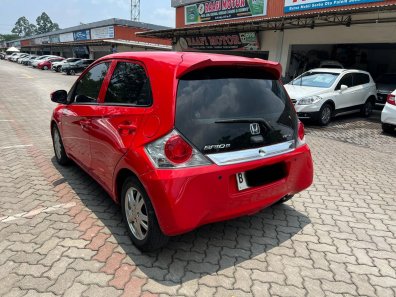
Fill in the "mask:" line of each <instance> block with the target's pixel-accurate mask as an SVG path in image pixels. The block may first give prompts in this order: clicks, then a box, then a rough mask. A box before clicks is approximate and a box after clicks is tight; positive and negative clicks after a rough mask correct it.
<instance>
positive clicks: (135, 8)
mask: <svg viewBox="0 0 396 297" xmlns="http://www.w3.org/2000/svg"><path fill="white" fill-rule="evenodd" d="M131 20H132V21H135V22H139V21H140V0H131Z"/></svg>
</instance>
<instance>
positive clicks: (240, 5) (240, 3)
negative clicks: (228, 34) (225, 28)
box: [184, 0, 267, 25]
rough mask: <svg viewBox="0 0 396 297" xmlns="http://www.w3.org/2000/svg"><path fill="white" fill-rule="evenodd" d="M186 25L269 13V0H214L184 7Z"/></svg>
mask: <svg viewBox="0 0 396 297" xmlns="http://www.w3.org/2000/svg"><path fill="white" fill-rule="evenodd" d="M184 13H185V22H186V25H189V24H197V23H205V22H212V21H220V20H227V19H235V18H245V17H253V16H263V15H266V14H267V0H214V1H206V2H202V3H197V4H192V5H187V6H185V7H184Z"/></svg>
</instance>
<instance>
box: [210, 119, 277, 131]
mask: <svg viewBox="0 0 396 297" xmlns="http://www.w3.org/2000/svg"><path fill="white" fill-rule="evenodd" d="M215 123H216V124H228V123H231V124H238V123H261V124H263V125H264V126H265V127H266V128H267V129H269V130H273V127H272V126H271V124H270V123H268V122H267V121H266V120H264V119H260V118H242V119H241V118H238V119H224V120H218V121H215Z"/></svg>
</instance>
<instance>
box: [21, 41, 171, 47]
mask: <svg viewBox="0 0 396 297" xmlns="http://www.w3.org/2000/svg"><path fill="white" fill-rule="evenodd" d="M111 44H122V45H131V46H135V47H141V48H152V49H162V50H171V49H172V47H171V46H170V45H163V44H157V43H149V42H141V41H131V40H122V39H100V40H81V41H71V42H58V43H45V44H31V45H26V46H22V47H23V48H24V49H26V48H60V47H63V48H65V47H73V46H106V45H107V46H109V45H111Z"/></svg>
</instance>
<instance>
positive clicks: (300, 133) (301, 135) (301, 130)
mask: <svg viewBox="0 0 396 297" xmlns="http://www.w3.org/2000/svg"><path fill="white" fill-rule="evenodd" d="M304 137H305V128H304V124H303V123H302V122H298V138H299V139H300V140H303V139H304Z"/></svg>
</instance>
